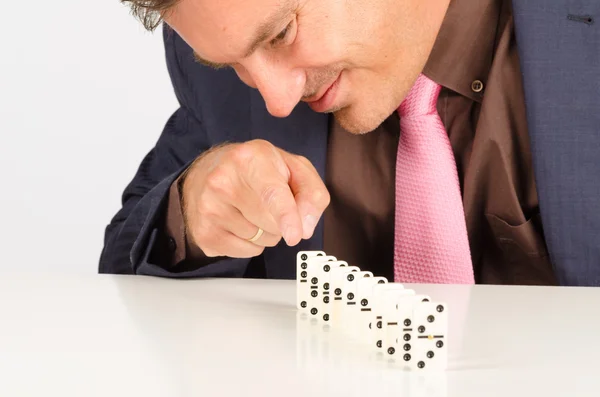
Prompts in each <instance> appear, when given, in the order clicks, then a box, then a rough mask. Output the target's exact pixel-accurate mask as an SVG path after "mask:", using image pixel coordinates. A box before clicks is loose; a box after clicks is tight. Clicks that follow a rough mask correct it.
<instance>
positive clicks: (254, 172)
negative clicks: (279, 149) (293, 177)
mask: <svg viewBox="0 0 600 397" xmlns="http://www.w3.org/2000/svg"><path fill="white" fill-rule="evenodd" d="M273 153H274V152H270V153H269V154H262V155H261V154H257V156H256V158H255V160H254V161H252V162H250V163H249V164H248V169H247V170H246V172H244V173H240V174H239V175H240V178H241V180H242V181H241V183H242V184H243V185H244V186H245V187H246V189H245V193H244V195H243V196H242V197H239V198H238V200H236V202H235V204H234V205H235V207H237V208H238V209H239V210H240V212H241V213H242V214H243V215H244V217H245V218H246V219H247V220H248V221H250V222H251V223H253V224H255V225H257V226H260V227H262V226H261V225H265V227H263V229H265V231H268V232H269V233H271V234H273V235H281V236H283V238H284V239H285V241H286V243H287V244H288V245H290V246H294V245H296V244H298V243H299V242H300V240H301V239H302V222H301V220H300V214H299V212H298V208H297V206H296V200H295V199H294V195H293V194H292V191H291V189H290V187H289V185H288V183H287V182H288V178H289V176H288V173H287V167H286V166H285V163H284V162H283V160H282V159H281V157H280V155H279V154H275V155H274V154H273ZM277 162H279V163H281V165H275V164H276V163H277ZM281 169H284V170H286V172H282V171H281ZM271 225H274V226H275V227H276V230H275V231H273V230H272V229H269V227H270V226H271Z"/></svg>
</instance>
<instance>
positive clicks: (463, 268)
mask: <svg viewBox="0 0 600 397" xmlns="http://www.w3.org/2000/svg"><path fill="white" fill-rule="evenodd" d="M440 89H441V87H440V86H439V85H438V84H436V83H435V82H433V81H431V80H430V79H429V78H427V77H426V76H424V75H420V76H419V78H418V79H417V81H416V83H415V85H414V86H413V88H412V89H411V91H410V92H409V94H408V95H407V97H406V99H405V100H404V101H403V102H402V104H401V105H400V107H399V108H398V112H399V115H400V141H399V144H398V157H397V160H396V214H395V242H394V279H395V281H396V282H401V283H402V282H406V283H432V284H473V283H474V280H473V279H474V277H473V265H472V262H471V253H470V249H469V240H468V237H467V228H466V224H465V215H464V208H463V204H462V198H461V194H460V185H459V180H458V174H457V171H456V162H455V159H454V154H453V152H452V147H451V146H450V140H449V138H448V133H447V132H446V130H445V128H444V125H443V124H442V121H441V119H440V117H439V115H438V112H437V109H436V102H437V98H438V96H439V93H440Z"/></svg>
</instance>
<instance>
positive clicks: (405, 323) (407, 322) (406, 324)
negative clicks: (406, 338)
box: [404, 318, 412, 327]
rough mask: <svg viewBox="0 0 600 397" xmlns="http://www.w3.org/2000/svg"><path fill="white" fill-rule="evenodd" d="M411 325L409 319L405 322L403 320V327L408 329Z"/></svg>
mask: <svg viewBox="0 0 600 397" xmlns="http://www.w3.org/2000/svg"><path fill="white" fill-rule="evenodd" d="M411 324H412V322H411V321H410V319H409V318H407V319H406V320H404V325H405V326H407V327H410V325H411Z"/></svg>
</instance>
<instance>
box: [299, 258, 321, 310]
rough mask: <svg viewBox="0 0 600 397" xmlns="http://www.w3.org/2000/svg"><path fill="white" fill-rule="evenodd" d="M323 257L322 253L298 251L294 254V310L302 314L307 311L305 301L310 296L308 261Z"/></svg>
mask: <svg viewBox="0 0 600 397" xmlns="http://www.w3.org/2000/svg"><path fill="white" fill-rule="evenodd" d="M325 255H326V254H325V252H323V251H300V252H298V254H296V308H297V309H298V310H300V311H302V312H307V311H308V309H307V308H308V306H307V304H308V303H307V301H306V299H307V298H308V297H309V296H310V284H309V281H310V278H309V276H310V275H309V269H308V259H309V258H312V257H316V256H325Z"/></svg>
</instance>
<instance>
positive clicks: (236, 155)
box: [229, 143, 255, 165]
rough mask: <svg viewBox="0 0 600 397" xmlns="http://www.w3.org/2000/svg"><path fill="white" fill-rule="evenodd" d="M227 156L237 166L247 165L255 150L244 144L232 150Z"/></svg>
mask: <svg viewBox="0 0 600 397" xmlns="http://www.w3.org/2000/svg"><path fill="white" fill-rule="evenodd" d="M229 155H230V156H231V159H232V161H233V162H234V163H235V164H237V165H246V164H248V163H249V162H250V161H251V160H252V159H253V158H254V156H255V149H254V147H253V146H252V145H251V144H248V143H244V144H241V145H238V146H236V147H235V148H233V149H232V150H231V151H230V152H229Z"/></svg>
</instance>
